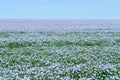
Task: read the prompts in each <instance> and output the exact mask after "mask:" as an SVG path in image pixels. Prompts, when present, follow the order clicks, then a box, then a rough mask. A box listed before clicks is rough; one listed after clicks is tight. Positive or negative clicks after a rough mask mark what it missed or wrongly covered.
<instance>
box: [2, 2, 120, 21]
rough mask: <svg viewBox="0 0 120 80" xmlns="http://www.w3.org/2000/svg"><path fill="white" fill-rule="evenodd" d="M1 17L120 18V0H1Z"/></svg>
mask: <svg viewBox="0 0 120 80" xmlns="http://www.w3.org/2000/svg"><path fill="white" fill-rule="evenodd" d="M0 18H35V19H120V0H1V1H0Z"/></svg>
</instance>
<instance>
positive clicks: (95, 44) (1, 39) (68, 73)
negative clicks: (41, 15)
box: [0, 20, 120, 80]
mask: <svg viewBox="0 0 120 80" xmlns="http://www.w3.org/2000/svg"><path fill="white" fill-rule="evenodd" d="M0 80H120V21H119V20H0Z"/></svg>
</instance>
